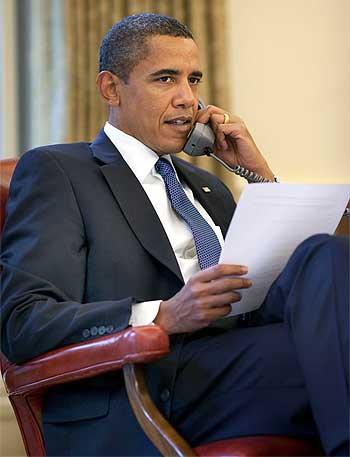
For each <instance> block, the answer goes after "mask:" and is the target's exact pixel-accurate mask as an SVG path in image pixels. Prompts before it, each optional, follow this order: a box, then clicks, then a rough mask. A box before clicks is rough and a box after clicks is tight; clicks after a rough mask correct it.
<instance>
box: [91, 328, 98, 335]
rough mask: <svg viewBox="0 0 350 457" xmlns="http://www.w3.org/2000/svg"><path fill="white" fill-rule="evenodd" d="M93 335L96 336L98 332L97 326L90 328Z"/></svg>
mask: <svg viewBox="0 0 350 457" xmlns="http://www.w3.org/2000/svg"><path fill="white" fill-rule="evenodd" d="M90 332H91V336H96V335H97V334H98V328H97V327H95V326H94V327H91V329H90Z"/></svg>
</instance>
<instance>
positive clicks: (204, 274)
mask: <svg viewBox="0 0 350 457" xmlns="http://www.w3.org/2000/svg"><path fill="white" fill-rule="evenodd" d="M247 273H248V267H247V266H245V265H232V264H224V263H219V264H217V265H214V266H212V267H209V268H206V269H205V270H201V271H200V272H198V273H196V274H195V275H194V276H193V277H192V278H191V279H190V281H191V280H196V279H198V280H200V281H202V282H208V281H213V280H214V279H218V278H222V277H224V276H240V275H245V274H247Z"/></svg>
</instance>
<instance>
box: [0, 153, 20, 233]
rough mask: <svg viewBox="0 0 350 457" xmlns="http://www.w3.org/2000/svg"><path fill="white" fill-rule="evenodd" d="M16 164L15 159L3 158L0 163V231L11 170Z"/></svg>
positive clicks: (3, 219)
mask: <svg viewBox="0 0 350 457" xmlns="http://www.w3.org/2000/svg"><path fill="white" fill-rule="evenodd" d="M16 164H17V160H16V159H5V160H2V161H1V163H0V167H1V168H0V202H1V204H0V231H1V230H2V228H3V226H4V222H5V211H6V201H7V197H8V192H9V186H10V181H11V177H12V174H13V170H14V169H15V166H16Z"/></svg>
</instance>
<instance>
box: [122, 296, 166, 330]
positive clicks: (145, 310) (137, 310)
mask: <svg viewBox="0 0 350 457" xmlns="http://www.w3.org/2000/svg"><path fill="white" fill-rule="evenodd" d="M161 302H162V300H153V301H144V302H141V303H134V304H133V305H132V308H131V316H130V320H129V325H132V326H133V327H139V326H140V325H149V324H152V322H153V321H154V319H155V318H156V316H157V314H158V311H159V306H160V304H161Z"/></svg>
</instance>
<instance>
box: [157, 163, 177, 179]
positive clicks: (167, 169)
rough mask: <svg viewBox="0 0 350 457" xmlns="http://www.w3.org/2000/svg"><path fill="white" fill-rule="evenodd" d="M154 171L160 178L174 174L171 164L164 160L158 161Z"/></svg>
mask: <svg viewBox="0 0 350 457" xmlns="http://www.w3.org/2000/svg"><path fill="white" fill-rule="evenodd" d="M155 169H156V171H157V172H158V173H159V174H160V175H161V176H162V177H164V176H166V175H169V174H173V175H174V174H175V171H174V168H173V167H172V165H171V163H170V162H169V161H168V160H166V159H158V161H157V163H156V165H155Z"/></svg>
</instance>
